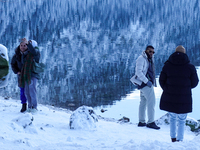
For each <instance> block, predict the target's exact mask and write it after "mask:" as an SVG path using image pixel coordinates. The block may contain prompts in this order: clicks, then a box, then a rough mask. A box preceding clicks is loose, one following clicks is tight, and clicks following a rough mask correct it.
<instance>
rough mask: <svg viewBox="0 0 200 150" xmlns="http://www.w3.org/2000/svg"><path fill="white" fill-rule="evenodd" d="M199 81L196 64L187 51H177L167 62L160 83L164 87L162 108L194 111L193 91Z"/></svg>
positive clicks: (173, 110) (169, 110)
mask: <svg viewBox="0 0 200 150" xmlns="http://www.w3.org/2000/svg"><path fill="white" fill-rule="evenodd" d="M198 82H199V79H198V76H197V72H196V69H195V67H194V65H192V64H190V61H189V58H188V56H187V55H186V54H185V53H179V52H175V53H173V54H172V55H171V56H170V57H169V59H168V60H167V61H166V62H165V64H164V66H163V68H162V71H161V74H160V77H159V83H160V86H161V88H162V89H163V93H162V96H161V100H160V109H161V110H165V111H168V112H174V113H178V114H180V113H189V112H192V91H191V89H192V88H194V87H196V86H197V84H198Z"/></svg>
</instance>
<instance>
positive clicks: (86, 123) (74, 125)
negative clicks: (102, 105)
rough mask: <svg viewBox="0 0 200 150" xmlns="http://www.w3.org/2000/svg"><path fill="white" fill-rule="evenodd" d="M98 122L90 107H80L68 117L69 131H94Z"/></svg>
mask: <svg viewBox="0 0 200 150" xmlns="http://www.w3.org/2000/svg"><path fill="white" fill-rule="evenodd" d="M97 121H98V119H97V115H96V114H95V112H94V110H93V108H92V107H88V106H81V107H79V108H77V109H76V110H75V111H74V112H73V114H72V115H71V116H70V123H69V126H70V129H86V130H88V129H94V128H96V124H95V123H96V122H97Z"/></svg>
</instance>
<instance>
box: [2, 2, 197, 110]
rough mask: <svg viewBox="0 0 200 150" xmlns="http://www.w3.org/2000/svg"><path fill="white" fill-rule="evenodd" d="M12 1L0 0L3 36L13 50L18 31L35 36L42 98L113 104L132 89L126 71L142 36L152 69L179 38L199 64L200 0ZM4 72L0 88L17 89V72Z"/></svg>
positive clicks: (50, 101)
mask: <svg viewBox="0 0 200 150" xmlns="http://www.w3.org/2000/svg"><path fill="white" fill-rule="evenodd" d="M10 1H11V0H8V1H7V2H5V3H2V5H0V12H1V13H0V18H1V19H0V26H1V28H0V41H2V42H3V44H4V45H6V46H7V47H8V48H9V50H10V52H9V56H10V57H12V55H13V54H14V49H15V47H16V46H17V42H16V41H17V39H18V37H20V38H21V37H23V36H27V35H28V36H29V38H30V39H35V40H36V41H38V43H39V46H40V50H41V56H42V57H41V58H42V62H44V63H46V71H45V74H44V75H43V76H42V80H40V81H39V84H38V97H39V102H41V103H45V104H54V105H59V106H63V107H68V105H69V104H71V103H73V104H75V105H76V107H78V106H80V105H83V104H85V105H90V106H98V105H104V104H105V105H107V104H113V103H114V101H115V100H120V99H121V97H123V96H126V94H128V93H130V91H132V90H133V89H134V86H133V85H132V84H131V82H130V81H129V79H130V77H131V76H132V75H133V74H134V66H135V60H136V59H137V57H138V56H139V55H140V54H141V52H142V51H143V50H144V48H145V47H146V45H147V44H152V45H153V46H154V47H155V51H156V54H155V64H156V74H157V75H159V73H160V71H161V69H162V66H163V63H164V62H165V61H166V60H167V59H168V57H169V55H170V54H171V53H172V52H174V50H175V48H176V46H177V45H179V44H181V45H183V46H185V47H186V49H187V54H188V55H189V58H190V60H191V62H192V63H194V64H195V65H197V66H199V65H200V64H199V63H200V60H199V59H200V54H199V53H200V52H199V31H197V30H196V29H198V28H199V26H200V24H199V21H198V20H200V18H199V17H200V16H199V15H198V14H199V4H198V0H194V1H186V0H182V1H178V2H176V3H175V2H174V1H173V0H160V1H149V0H144V1H142V2H138V1H136V0H130V1H129V0H126V1H124V0H111V1H107V0H92V1H79V0H68V1H63V0H56V1H55V0H42V1H40V2H37V1H35V2H34V3H33V2H31V1H20V2H15V3H10ZM21 5H23V7H24V9H18V8H20V6H21ZM163 5H164V6H165V7H162V6H163ZM185 5H187V7H185ZM2 10H5V11H2ZM27 10H29V11H27ZM47 14H48V15H47ZM5 18H6V19H5ZM15 30H17V32H16V31H15ZM10 72H12V71H10ZM9 80H10V81H11V82H10V83H9V85H8V87H6V89H5V90H2V91H0V92H1V94H9V95H11V96H13V97H16V96H17V97H18V95H19V88H18V87H17V86H16V83H17V81H16V75H14V74H13V73H10V79H9Z"/></svg>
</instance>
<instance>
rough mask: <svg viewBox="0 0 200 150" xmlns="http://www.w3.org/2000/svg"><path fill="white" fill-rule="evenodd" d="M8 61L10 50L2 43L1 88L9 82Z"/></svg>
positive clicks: (0, 46) (0, 51)
mask: <svg viewBox="0 0 200 150" xmlns="http://www.w3.org/2000/svg"><path fill="white" fill-rule="evenodd" d="M8 61H9V59H8V50H7V48H6V47H5V46H4V45H2V44H0V88H3V87H5V86H7V84H8V71H9V65H8Z"/></svg>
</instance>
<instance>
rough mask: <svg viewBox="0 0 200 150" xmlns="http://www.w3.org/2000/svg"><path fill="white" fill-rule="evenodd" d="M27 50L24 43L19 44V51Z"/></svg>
mask: <svg viewBox="0 0 200 150" xmlns="http://www.w3.org/2000/svg"><path fill="white" fill-rule="evenodd" d="M26 50H27V45H26V43H25V42H22V43H20V51H21V52H25V51H26Z"/></svg>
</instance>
